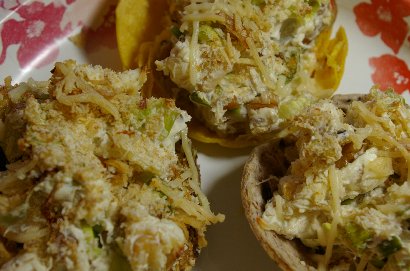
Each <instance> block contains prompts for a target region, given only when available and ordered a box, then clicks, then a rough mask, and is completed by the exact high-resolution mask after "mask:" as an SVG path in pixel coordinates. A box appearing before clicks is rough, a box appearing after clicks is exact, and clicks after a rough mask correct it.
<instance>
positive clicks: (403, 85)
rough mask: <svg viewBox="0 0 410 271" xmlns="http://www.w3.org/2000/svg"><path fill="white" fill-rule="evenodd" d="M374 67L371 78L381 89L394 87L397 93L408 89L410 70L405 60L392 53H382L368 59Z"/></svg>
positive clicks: (409, 85) (409, 87)
mask: <svg viewBox="0 0 410 271" xmlns="http://www.w3.org/2000/svg"><path fill="white" fill-rule="evenodd" d="M369 62H370V66H372V68H374V73H373V74H372V80H373V82H374V83H376V84H378V85H379V86H380V87H381V89H383V90H386V89H388V88H394V90H395V91H396V92H397V93H400V94H401V93H403V92H404V91H406V90H407V91H409V90H410V79H409V78H410V70H409V67H408V66H407V64H406V62H404V61H403V60H401V59H400V58H398V57H396V56H394V55H382V56H380V57H373V58H371V59H370V61H369Z"/></svg>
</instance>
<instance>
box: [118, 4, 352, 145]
mask: <svg viewBox="0 0 410 271" xmlns="http://www.w3.org/2000/svg"><path fill="white" fill-rule="evenodd" d="M130 1H131V0H122V1H120V3H119V7H121V6H126V4H127V2H130ZM137 2H138V1H137ZM141 2H143V1H141ZM134 3H135V1H134ZM164 6H166V7H168V9H169V12H168V13H167V14H159V13H158V12H157V13H155V12H153V13H152V14H151V15H150V16H151V17H155V18H158V21H160V22H162V23H163V25H164V30H163V31H160V33H158V35H157V36H156V37H155V38H154V39H153V40H151V41H147V42H142V43H141V44H140V45H138V44H135V42H136V41H135V40H134V41H132V40H131V41H130V44H131V45H132V46H128V47H127V48H128V51H126V50H124V52H121V50H122V49H121V46H120V54H121V55H124V56H126V55H128V56H130V57H131V56H132V57H134V58H135V59H132V60H129V59H127V60H123V62H124V64H125V65H127V63H130V62H132V61H134V63H135V64H138V66H142V67H144V68H145V69H147V70H148V71H149V74H150V79H151V80H152V82H151V83H149V84H148V85H147V86H150V87H152V89H150V90H147V91H146V93H148V94H149V95H159V96H169V97H174V98H175V99H176V104H177V105H178V106H180V107H181V108H183V109H185V110H187V111H188V113H189V114H190V115H192V116H193V118H194V120H193V121H192V122H191V123H190V129H189V135H190V137H191V138H194V139H196V140H199V141H202V142H206V143H218V144H220V145H222V146H226V147H245V146H250V145H255V144H257V143H259V142H263V141H266V138H267V137H269V134H270V133H272V132H277V131H278V130H280V129H281V127H282V125H283V123H285V122H286V120H287V119H290V118H292V117H293V116H294V115H296V114H297V113H299V112H300V111H301V110H302V109H303V108H304V107H306V106H307V105H309V104H311V103H313V102H315V101H317V100H318V99H320V98H325V97H330V96H331V95H332V94H333V92H334V91H335V90H336V88H337V86H338V84H339V82H340V79H341V77H342V74H343V71H344V61H345V57H346V54H347V38H346V35H345V32H344V30H343V29H342V28H341V29H339V30H338V31H337V33H336V35H335V37H334V38H333V39H331V31H332V25H333V22H334V20H335V17H336V13H337V9H336V4H335V3H334V2H333V1H328V0H323V1H317V0H312V1H304V0H294V1H276V0H267V1H255V0H246V1H237V0H227V1H201V2H198V3H197V2H196V1H190V0H183V1H168V2H167V3H166V4H164ZM118 10H120V9H117V11H118ZM145 10H146V12H147V13H148V14H149V13H150V9H149V8H146V9H145ZM127 14H128V13H127ZM128 16H130V14H128ZM131 16H132V14H131ZM134 16H135V15H134ZM123 17H124V16H123ZM126 18H127V20H128V23H127V26H128V27H130V26H132V23H130V21H129V20H130V19H129V17H126ZM123 20H125V19H122V17H121V14H120V12H117V35H118V42H119V43H121V42H124V40H126V39H123V37H124V36H125V35H129V31H127V30H128V29H129V28H127V27H122V25H123V23H122V21H123ZM138 20H140V19H137V18H135V21H136V23H135V24H134V28H140V27H142V26H140V25H138V26H137V21H138ZM138 22H139V21H138ZM146 27H147V28H149V25H148V26H146ZM153 31H154V30H153ZM142 32H144V31H140V32H139V33H142ZM142 39H143V38H140V40H142ZM132 48H134V49H133V50H134V51H135V53H134V54H130V53H129V51H131V50H132ZM147 52H148V53H147ZM142 56H150V57H148V58H147V57H142ZM154 62H155V63H154ZM135 64H134V65H135ZM161 73H162V74H161ZM167 78H168V79H167Z"/></svg>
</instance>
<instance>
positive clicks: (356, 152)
mask: <svg viewBox="0 0 410 271" xmlns="http://www.w3.org/2000/svg"><path fill="white" fill-rule="evenodd" d="M409 117H410V107H409V106H408V105H407V104H406V103H405V101H404V99H403V98H402V97H401V96H399V95H397V94H395V93H394V92H393V91H390V92H381V91H379V90H378V89H377V88H373V89H372V90H371V92H370V93H369V94H367V95H364V96H358V95H355V96H347V97H346V96H345V97H342V98H341V96H337V97H335V98H334V101H333V102H331V101H330V100H322V101H320V102H318V103H316V104H314V105H312V106H311V107H309V108H308V109H306V110H305V111H304V112H303V113H302V114H301V115H299V116H296V117H295V118H294V120H293V122H291V123H290V124H289V126H288V127H287V128H286V129H285V130H283V131H282V132H281V135H280V139H278V140H277V141H275V142H270V143H266V144H264V145H260V146H258V147H256V148H255V149H254V151H253V152H252V154H251V155H250V157H249V159H248V161H247V163H246V165H245V167H244V171H243V178H242V188H241V189H242V191H241V194H242V202H243V206H244V209H245V213H246V217H247V219H248V222H249V224H250V226H251V228H252V231H253V232H254V234H255V236H256V238H257V239H258V240H259V242H260V243H261V245H262V247H263V248H264V249H265V251H266V252H267V254H268V255H269V256H270V257H271V258H272V259H273V260H274V261H276V262H277V264H278V265H279V267H281V268H282V269H283V270H406V269H408V268H409V266H410V249H409V247H410V246H409V243H408V242H409V241H408V238H407V236H408V234H409V216H410V214H409V208H410V200H409V199H410V197H409V196H410V174H409V169H410V167H409V164H410V155H409V152H408V147H407V145H406V144H407V143H406V142H408V140H409V138H410V130H409V128H408V127H409V119H410V118H409Z"/></svg>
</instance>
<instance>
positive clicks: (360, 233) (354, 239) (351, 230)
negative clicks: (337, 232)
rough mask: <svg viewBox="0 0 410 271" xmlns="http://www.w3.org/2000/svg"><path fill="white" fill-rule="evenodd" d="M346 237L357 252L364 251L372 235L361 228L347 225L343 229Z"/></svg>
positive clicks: (350, 224)
mask: <svg viewBox="0 0 410 271" xmlns="http://www.w3.org/2000/svg"><path fill="white" fill-rule="evenodd" d="M345 231H346V235H347V237H348V238H349V240H350V242H351V244H352V246H353V247H354V248H355V249H357V250H359V251H360V250H364V249H365V248H366V247H367V242H368V241H369V240H371V237H372V233H371V232H370V231H368V230H365V229H363V228H362V227H360V226H358V225H356V224H354V223H348V224H347V225H346V227H345Z"/></svg>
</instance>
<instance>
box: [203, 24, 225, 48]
mask: <svg viewBox="0 0 410 271" xmlns="http://www.w3.org/2000/svg"><path fill="white" fill-rule="evenodd" d="M198 41H199V43H209V42H217V41H220V38H219V35H218V33H216V31H215V30H214V29H213V28H212V27H211V26H209V25H206V24H203V25H201V26H200V27H199V33H198Z"/></svg>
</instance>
